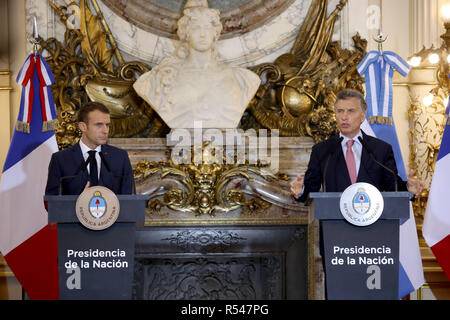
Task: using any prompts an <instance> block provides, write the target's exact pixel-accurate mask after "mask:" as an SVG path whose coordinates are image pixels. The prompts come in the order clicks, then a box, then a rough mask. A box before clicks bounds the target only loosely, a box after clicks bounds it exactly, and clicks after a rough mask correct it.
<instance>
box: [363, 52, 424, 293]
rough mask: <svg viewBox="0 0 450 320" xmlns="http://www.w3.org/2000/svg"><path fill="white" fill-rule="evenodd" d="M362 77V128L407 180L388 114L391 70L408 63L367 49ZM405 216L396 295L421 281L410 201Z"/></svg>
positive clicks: (406, 68)
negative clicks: (382, 144)
mask: <svg viewBox="0 0 450 320" xmlns="http://www.w3.org/2000/svg"><path fill="white" fill-rule="evenodd" d="M357 70H358V72H359V74H360V75H361V76H364V77H365V81H366V102H367V116H366V120H365V121H364V123H363V125H362V126H361V128H362V130H364V132H365V133H367V134H369V135H372V136H374V137H377V138H379V139H382V140H384V141H386V142H388V143H389V144H391V145H392V149H393V151H394V157H395V162H396V164H397V170H398V173H399V175H400V177H401V178H402V179H403V180H405V181H406V180H407V175H406V169H405V165H404V162H403V157H402V154H401V150H400V145H399V142H398V138H397V131H396V129H395V123H394V120H393V117H392V108H393V87H392V78H393V75H394V70H396V71H398V72H399V73H400V74H401V75H402V76H406V75H407V74H408V73H409V70H410V66H409V65H408V63H407V62H406V61H404V60H403V59H402V58H401V57H400V56H398V55H397V54H396V53H394V52H391V51H384V52H380V51H370V52H369V53H368V54H367V55H366V57H365V58H364V59H363V60H362V61H361V63H360V64H359V65H358V66H357ZM409 213H410V214H409V219H407V220H406V221H402V222H401V225H400V239H399V245H400V252H399V258H400V259H399V260H400V265H399V299H401V298H403V297H404V296H406V295H408V294H409V293H411V292H413V291H415V290H417V289H418V288H420V287H421V286H422V285H423V284H424V283H425V278H424V275H423V267H422V258H421V255H420V247H419V240H418V237H417V229H416V221H415V219H414V212H413V209H412V205H411V204H410V210H409Z"/></svg>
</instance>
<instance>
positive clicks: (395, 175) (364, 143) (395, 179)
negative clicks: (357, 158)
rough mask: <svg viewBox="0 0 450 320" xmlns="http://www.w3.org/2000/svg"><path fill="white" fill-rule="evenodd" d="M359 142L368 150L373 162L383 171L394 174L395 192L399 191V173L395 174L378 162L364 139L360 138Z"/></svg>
mask: <svg viewBox="0 0 450 320" xmlns="http://www.w3.org/2000/svg"><path fill="white" fill-rule="evenodd" d="M358 140H359V142H361V144H362V146H363V147H364V149H366V151H367V152H368V153H369V156H370V157H371V158H372V160H373V161H375V162H376V163H377V164H378V165H379V166H381V167H382V168H383V169H385V170H387V171H388V172H390V173H392V175H393V176H394V183H395V191H396V192H397V191H398V185H397V177H398V175H397V173H395V171H394V170H392V169H391V168H388V167H386V166H385V165H384V164H382V163H381V162H380V161H378V160H377V159H375V156H374V155H373V152H372V150H370V149H369V147H368V146H367V143H366V142H365V141H364V140H363V138H361V137H358Z"/></svg>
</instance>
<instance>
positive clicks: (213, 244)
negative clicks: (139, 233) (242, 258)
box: [161, 230, 247, 252]
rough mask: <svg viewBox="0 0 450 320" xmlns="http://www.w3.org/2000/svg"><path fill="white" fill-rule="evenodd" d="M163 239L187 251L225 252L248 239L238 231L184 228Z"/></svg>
mask: <svg viewBox="0 0 450 320" xmlns="http://www.w3.org/2000/svg"><path fill="white" fill-rule="evenodd" d="M161 240H163V241H168V242H170V243H171V244H173V245H175V246H177V247H180V248H183V249H184V250H185V251H192V250H200V251H201V252H223V250H224V249H225V248H229V247H233V246H235V245H238V244H240V243H242V242H243V241H245V240H247V239H246V238H242V237H240V236H239V234H237V233H236V232H228V231H222V230H204V231H203V230H202V231H200V230H195V231H189V230H184V231H179V232H177V233H175V234H172V235H171V236H170V237H169V238H164V239H161Z"/></svg>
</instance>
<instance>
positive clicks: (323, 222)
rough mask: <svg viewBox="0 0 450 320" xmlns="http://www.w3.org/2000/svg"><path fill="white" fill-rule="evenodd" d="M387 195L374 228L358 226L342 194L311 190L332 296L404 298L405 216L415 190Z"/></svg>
mask: <svg viewBox="0 0 450 320" xmlns="http://www.w3.org/2000/svg"><path fill="white" fill-rule="evenodd" d="M382 195H383V199H384V210H383V213H382V215H381V217H380V219H379V220H378V221H376V222H375V223H373V224H371V225H368V226H355V225H352V224H350V223H349V222H347V221H346V220H345V219H344V217H343V216H342V214H341V212H340V208H339V200H340V196H341V193H334V192H333V193H312V194H311V197H312V198H314V205H313V207H314V215H315V218H316V219H319V220H320V226H321V246H322V247H321V249H322V250H321V254H322V258H323V260H324V267H325V276H326V280H325V281H326V294H327V299H329V300H347V299H349V300H358V299H364V300H372V299H374V300H381V299H386V300H390V299H392V300H397V299H398V282H399V279H398V277H399V271H398V270H399V226H400V222H399V219H407V218H408V217H409V196H410V194H409V193H408V192H384V193H382Z"/></svg>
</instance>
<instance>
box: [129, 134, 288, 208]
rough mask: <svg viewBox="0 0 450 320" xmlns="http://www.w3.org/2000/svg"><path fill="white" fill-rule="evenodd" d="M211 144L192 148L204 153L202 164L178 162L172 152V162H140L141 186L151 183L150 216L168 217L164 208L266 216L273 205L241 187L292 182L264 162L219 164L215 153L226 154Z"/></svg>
mask: <svg viewBox="0 0 450 320" xmlns="http://www.w3.org/2000/svg"><path fill="white" fill-rule="evenodd" d="M209 145H210V142H205V143H204V144H203V145H202V146H192V147H191V154H196V153H197V152H201V153H202V156H203V157H202V158H203V161H201V162H200V163H199V164H195V163H191V162H190V160H191V159H184V160H189V161H182V162H180V163H178V162H174V161H173V160H172V151H169V154H168V155H169V157H168V159H169V160H168V161H160V162H149V161H147V160H141V161H140V162H138V164H137V165H136V167H135V168H134V177H135V180H136V183H137V184H138V185H140V184H142V182H143V181H146V182H147V186H145V187H144V188H145V192H147V193H150V201H149V202H148V205H147V208H148V210H147V211H148V212H149V213H150V214H164V212H161V209H162V208H168V209H171V210H174V211H181V212H190V213H194V214H195V215H197V216H198V215H202V214H209V215H211V216H214V215H215V214H216V213H220V212H230V211H233V210H238V209H241V210H242V214H244V215H246V214H257V213H262V212H264V211H265V210H266V209H267V208H269V207H270V206H271V204H270V203H269V202H267V201H264V200H261V199H258V198H257V197H252V198H248V197H246V195H245V191H243V190H242V189H241V188H239V187H240V186H241V187H242V185H243V184H245V183H243V182H242V181H241V179H243V180H244V181H247V182H249V181H251V180H253V179H262V180H264V181H268V182H270V181H272V182H273V181H281V180H285V181H287V180H288V179H289V178H288V177H287V176H286V175H283V174H281V173H277V174H274V173H272V172H270V170H265V168H267V166H268V165H267V164H262V163H260V162H258V163H257V164H256V165H251V164H249V163H248V161H246V163H245V164H225V158H224V159H223V161H219V163H216V162H215V160H217V157H216V155H215V154H214V153H215V152H218V153H219V154H222V152H221V151H220V150H219V149H220V147H215V148H208V146H209ZM217 148H219V149H217ZM222 151H223V150H222ZM183 162H185V163H183ZM237 178H239V179H240V182H239V183H236V181H235V179H237ZM152 180H153V181H154V186H156V187H154V188H153V189H152V187H148V185H152ZM155 188H156V189H158V190H156V189H155ZM160 189H161V191H159V190H160Z"/></svg>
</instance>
